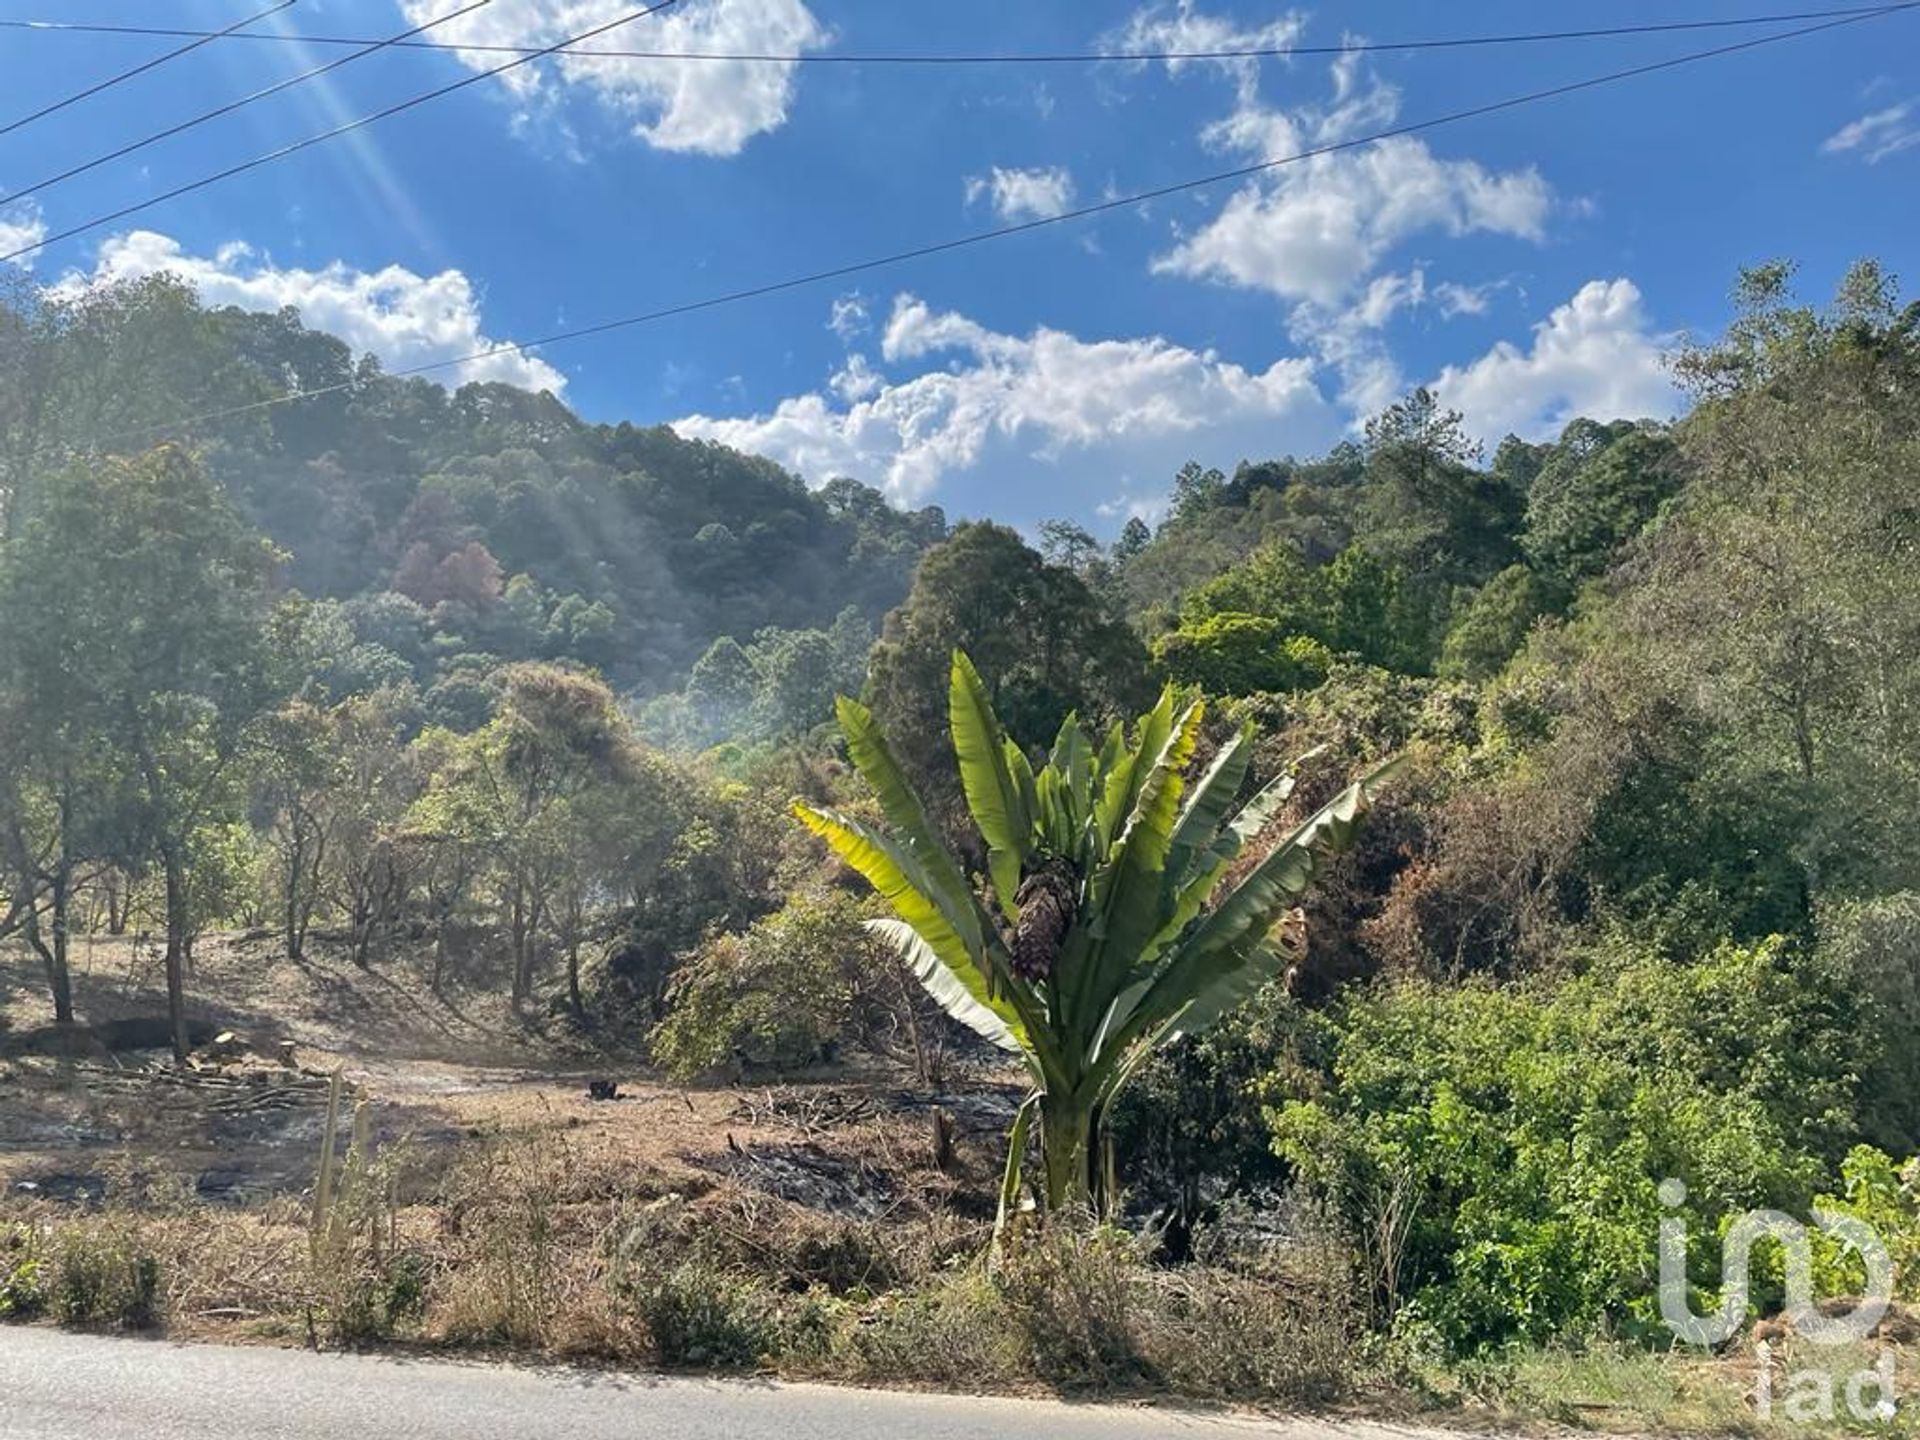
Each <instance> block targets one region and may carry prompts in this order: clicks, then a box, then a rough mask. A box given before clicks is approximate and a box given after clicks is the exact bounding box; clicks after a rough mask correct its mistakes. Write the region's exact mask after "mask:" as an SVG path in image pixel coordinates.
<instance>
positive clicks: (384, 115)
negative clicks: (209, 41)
mask: <svg viewBox="0 0 1920 1440" xmlns="http://www.w3.org/2000/svg"><path fill="white" fill-rule="evenodd" d="M288 3H291V0H288ZM676 3H678V0H656V3H655V4H652V5H649V6H647V7H646V8H645V9H642V10H630V11H628V12H627V13H626V14H625V15H622V16H621V17H620V18H619V19H617V20H609V21H608V22H607V23H606V24H604V25H597V26H595V27H594V28H593V29H591V30H585V31H582V32H581V33H580V34H578V35H574V36H571V37H569V38H568V39H565V40H561V41H559V42H558V43H556V44H553V45H549V46H547V47H546V48H545V49H542V50H536V51H534V52H533V53H532V54H530V55H522V56H521V57H520V58H519V59H518V60H509V61H508V62H507V63H506V64H504V65H496V66H494V67H493V69H491V70H482V71H480V72H479V73H478V74H475V75H469V76H467V77H466V79H464V80H455V81H453V82H452V83H451V84H448V85H442V86H440V87H439V88H438V89H436V90H429V91H427V92H426V93H425V94H422V95H415V96H414V97H413V98H412V99H409V100H402V101H400V102H399V103H398V104H396V105H389V106H387V108H386V109H384V110H376V111H374V113H373V114H371V115H362V116H361V117H360V118H359V119H358V120H349V121H348V122H347V123H346V124H344V125H336V126H335V127H334V128H333V129H331V130H326V131H322V132H321V133H320V134H318V135H309V136H307V138H306V139H304V140H296V141H294V142H293V143H292V144H291V145H282V146H281V147H280V148H279V149H278V150H269V151H268V152H267V153H266V154H264V155H256V156H254V157H253V159H251V160H243V161H241V162H240V163H239V164H238V165H229V166H228V167H227V168H226V169H225V170H221V171H218V172H216V173H215V174H212V175H206V176H202V177H201V178H200V179H198V180H194V181H190V182H189V183H187V184H185V185H176V186H175V187H174V188H173V189H171V190H167V191H163V192H162V193H160V194H158V195H154V196H150V197H149V198H147V199H145V200H141V201H138V202H137V203H135V204H132V205H123V206H121V207H120V208H119V209H118V210H115V211H112V212H111V213H109V214H106V215H97V216H95V217H94V218H93V219H91V220H88V221H86V222H84V223H82V224H79V225H73V226H69V227H68V228H67V229H65V230H61V231H58V232H56V233H55V234H52V235H48V236H45V237H43V238H41V239H39V240H36V241H35V242H34V243H33V244H32V245H23V246H21V247H20V248H19V249H18V250H15V251H13V252H12V253H11V254H7V255H0V265H4V264H6V263H7V262H8V261H9V260H17V259H19V258H20V257H21V256H22V255H25V254H27V253H28V251H36V250H41V249H44V248H45V247H46V246H49V245H52V244H54V243H55V242H56V241H60V240H71V239H72V238H73V237H74V236H76V235H84V234H86V233H87V232H88V231H89V230H98V229H99V228H100V227H101V226H102V225H111V224H112V223H113V222H114V221H115V220H124V219H125V218H126V217H127V216H129V215H138V214H139V213H140V212H141V211H142V210H151V209H152V208H153V207H154V206H156V205H161V204H164V203H165V202H167V201H168V200H177V199H178V198H179V197H180V196H182V195H190V194H192V193H193V192H194V191H195V190H204V189H206V188H207V187H208V186H209V185H217V184H219V182H220V181H222V180H231V179H232V178H233V177H234V176H235V175H244V174H246V173H247V172H248V171H249V170H258V169H259V168H260V167H261V166H262V165H271V164H272V163H273V162H274V161H276V160H284V159H286V158H287V157H288V156H289V155H297V154H299V153H300V152H301V151H302V150H310V149H312V148H313V147H314V146H315V145H321V144H324V143H325V142H327V141H328V140H335V139H338V138H339V137H340V136H342V135H346V134H350V133H351V132H353V131H355V130H360V129H364V128H365V127H366V126H368V125H372V124H374V123H375V122H376V121H380V120H386V119H390V118H391V117H393V116H395V115H398V114H400V113H402V112H403V111H407V110H412V109H414V108H415V107H417V106H420V105H424V104H426V103H427V102H428V101H429V100H438V99H440V98H441V97H442V96H445V95H451V94H453V92H454V91H456V90H464V89H466V88H467V87H468V86H469V85H477V84H479V83H480V82H481V81H483V80H491V79H493V77H494V76H496V75H504V74H506V73H507V72H508V71H509V70H517V69H519V68H520V67H521V66H522V65H531V64H532V63H533V62H534V61H535V60H539V59H542V58H544V57H545V56H548V55H553V54H556V53H558V52H559V51H561V50H564V49H566V48H567V47H568V46H569V45H577V44H579V43H580V42H581V41H582V40H591V39H592V38H593V37H594V36H596V35H604V34H606V33H607V32H608V31H609V30H617V29H618V28H619V27H620V26H622V25H630V24H632V23H633V22H634V21H635V20H639V19H641V18H643V17H645V16H648V15H652V14H655V13H657V12H658V11H661V10H665V9H667V8H668V7H669V6H672V5H674V4H676Z"/></svg>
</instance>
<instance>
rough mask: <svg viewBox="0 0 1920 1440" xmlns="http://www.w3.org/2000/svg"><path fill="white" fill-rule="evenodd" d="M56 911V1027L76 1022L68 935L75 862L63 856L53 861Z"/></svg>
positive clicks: (53, 965) (53, 961)
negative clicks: (69, 963)
mask: <svg viewBox="0 0 1920 1440" xmlns="http://www.w3.org/2000/svg"><path fill="white" fill-rule="evenodd" d="M49 889H50V892H51V899H52V908H53V953H52V955H51V956H50V957H49V963H48V969H49V970H51V971H52V974H51V975H50V976H49V978H50V979H51V980H52V982H53V1019H54V1023H55V1024H57V1025H71V1024H72V1023H73V972H72V970H71V969H70V968H69V967H68V965H67V935H68V933H69V931H70V930H71V929H72V925H71V923H70V912H71V910H72V906H73V862H72V861H71V860H69V859H68V858H67V856H66V855H65V853H62V854H61V856H60V858H59V859H58V860H57V861H55V862H54V867H53V880H52V884H51V885H50V887H49Z"/></svg>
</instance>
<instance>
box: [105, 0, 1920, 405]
mask: <svg viewBox="0 0 1920 1440" xmlns="http://www.w3.org/2000/svg"><path fill="white" fill-rule="evenodd" d="M1917 8H1920V0H1901V3H1899V4H1895V5H1883V6H1879V7H1877V8H1875V9H1873V10H1870V11H1866V12H1863V13H1861V14H1857V15H1850V16H1845V17H1842V18H1840V19H1836V20H1828V21H1824V22H1822V23H1820V24H1817V25H1807V26H1803V27H1801V28H1799V29H1795V30H1783V31H1781V32H1779V33H1778V34H1774V35H1763V36H1760V37H1758V38H1756V39H1752V40H1742V41H1739V42H1737V43H1734V44H1729V45H1719V46H1715V47H1714V48H1712V49H1710V50H1696V51H1693V52H1691V53H1689V54H1686V55H1678V56H1674V57H1671V58H1669V59H1666V60H1654V61H1649V62H1647V63H1645V64H1641V65H1633V66H1629V67H1627V68H1625V69H1621V70H1611V71H1608V72H1607V73H1605V74H1602V75H1593V76H1589V77H1588V78H1586V79H1584V80H1572V81H1568V82H1566V83H1565V84H1561V85H1553V86H1549V87H1547V88H1546V89H1542V90H1533V91H1529V92H1527V93H1525V94H1522V95H1511V96H1508V97H1507V98H1506V99H1503V100H1493V101H1489V102H1487V103H1485V104H1480V105H1474V106H1470V107H1468V108H1467V109H1464V110H1454V111H1451V112H1449V113H1447V114H1444V115H1436V116H1431V117H1429V118H1428V119H1425V120H1416V121H1411V122H1409V123H1407V124H1404V125H1396V126H1393V127H1391V128H1390V129H1385V130H1377V131H1374V132H1373V133H1372V134H1369V135H1361V136H1355V137H1353V138H1350V139H1346V140H1337V141H1332V142H1329V143H1328V144H1325V145H1317V146H1314V147H1312V148H1311V149H1307V150H1301V151H1298V152H1296V153H1294V154H1291V155H1283V156H1280V157H1279V158H1277V159H1271V160H1262V161H1259V162H1257V163H1255V164H1252V165H1241V166H1238V167H1236V168H1234V169H1231V170H1220V171H1216V172H1215V173H1213V174H1211V175H1202V176H1197V177H1195V178H1193V179H1190V180H1181V181H1176V182H1174V183H1173V184H1169V185H1158V186H1155V187H1153V188H1152V189H1149V190H1139V191H1135V192H1134V193H1132V194H1130V195H1121V196H1116V197H1114V198H1113V199H1110V200H1102V201H1098V202H1096V203H1094V204H1091V205H1082V206H1079V207H1077V208H1075V209H1072V210H1067V211H1064V212H1062V213H1061V214H1059V215H1049V216H1043V217H1041V218H1039V219H1036V220H1025V221H1021V222H1019V223H1017V224H1012V225H1003V226H1000V227H998V228H996V229H992V230H981V231H976V232H974V233H973V234H970V235H962V236H958V237H956V238H954V239H951V240H941V241H937V242H934V243H932V244H927V245H918V246H915V247H913V248H912V249H910V250H898V251H895V252H893V253H892V254H889V255H879V256H874V257H872V258H870V259H866V260H858V261H852V262H849V263H847V264H844V265H835V266H832V267H830V268H828V269H824V270H814V271H810V272H808V273H807V274H804V275H795V276H791V277H789V278H787V279H784V280H774V281H769V282H767V283H765V284H760V285H752V286H747V287H744V288H742V289H738V290H729V291H725V292H723V293H721V294H718V295H709V296H705V297H703V298H701V299H698V300H688V301H683V302H681V303H679V304H676V305H667V306H663V307H661V308H659V309H656V310H647V311H642V312H640V313H639V314H635V315H626V316H622V317H620V318H618V319H614V320H604V321H601V322H599V323H598V324H593V325H582V326H579V327H577V328H575V329H571V330H562V331H558V332H556V333H554V334H551V335H543V336H540V337H539V338H537V339H533V340H520V341H513V342H504V343H501V344H498V345H490V346H488V347H487V348H486V349H484V350H476V351H474V352H473V353H472V354H469V355H459V356H455V357H453V358H452V359H448V360H433V361H428V362H427V363H425V364H420V365H412V366H408V367H407V368H405V369H402V370H393V371H388V372H385V373H384V374H383V375H382V377H381V378H383V379H388V380H404V379H409V378H411V377H413V376H417V375H427V374H431V373H433V372H435V371H438V370H449V369H453V368H456V367H458V366H461V365H471V364H474V363H476V362H478V361H481V360H490V359H494V358H496V357H498V356H501V355H524V354H530V353H531V352H533V351H535V350H538V349H541V348H544V347H545V346H548V345H558V344H561V343H564V342H566V341H571V340H583V339H586V338H588V337H590V336H595V335H606V334H609V333H611V332H613V331H616V330H626V329H631V328H634V327H636V326H640V325H647V324H652V323H654V322H656V321H660V320H667V319H671V318H673V317H675V316H680V315H691V314H694V313H696V312H699V311H702V310H713V309H717V308H719V307H721V306H723V305H733V304H737V303H739V302H741V301H744V300H754V299H759V298H761V297H763V296H767V295H776V294H780V293H782V292H784V291H788V290H799V289H802V288H805V287H808V286H812V285H820V284H825V283H826V282H828V281H831V280H844V279H847V278H849V277H851V276H854V275H861V274H865V273H867V272H869V271H873V270H881V269H887V268H890V267H892V266H895V265H901V264H905V263H907V262H909V261H913V260H922V259H926V258H928V257H930V256H934V255H944V254H947V253H949V252H951V251H955V250H963V249H967V248H970V247H972V246H975V245H984V244H987V243H989V242H990V241H994V240H1004V239H1007V238H1009V237H1011V236H1014V235H1024V234H1026V233H1028V232H1030V231H1034V230H1041V229H1045V228H1047V227H1049V226H1053V225H1064V224H1067V223H1068V222H1070V221H1074V220H1084V219H1087V218H1088V217H1090V216H1094V215H1103V214H1106V213H1108V212H1110V211H1115V210H1123V209H1128V208H1131V207H1133V206H1137V205H1144V204H1146V203H1147V202H1149V201H1152V200H1159V199H1164V198H1166V197H1167V196H1170V195H1180V194H1185V193H1188V192H1190V191H1194V190H1202V189H1206V188H1208V187H1210V186H1214V185H1221V184H1225V183H1227V182H1229V181H1233V180H1244V179H1248V178H1251V177H1253V176H1256V175H1264V174H1267V173H1270V172H1272V171H1275V170H1278V169H1281V168H1282V167H1284V166H1288V165H1298V164H1301V163H1303V162H1305V161H1308V160H1313V159H1317V158H1319V157H1321V156H1325V155H1334V154H1338V153H1341V152H1343V151H1348V150H1357V149H1361V148H1364V147H1365V146H1368V145H1375V144H1378V143H1380V142H1381V141H1384V140H1395V139H1399V138H1401V137H1403V136H1408V135H1417V134H1420V133H1422V132H1424V131H1428V130H1436V129H1439V128H1441V127H1442V126H1447V125H1457V124H1460V123H1462V122H1463V121H1467V120H1475V119H1479V118H1481V117H1484V116H1487V115H1495V114H1499V113H1501V112H1504V111H1507V110H1517V109H1520V108H1522V107H1523V106H1527V105H1534V104H1538V103H1540V102H1542V101H1546V100H1553V99H1558V98H1560V97H1562V96H1566V95H1573V94H1578V93H1580V92H1583V91H1587V90H1596V89H1599V88H1601V87H1603V86H1607V85H1615V84H1619V83H1621V82H1623V81H1627V80H1633V79H1638V78H1640V77H1642V76H1646V75H1654V74H1659V73H1662V72H1665V71H1668V70H1677V69H1679V68H1681V67H1683V66H1687V65H1696V64H1700V63H1702V62H1704V61H1708V60H1716V59H1720V58H1722V57H1725V56H1729V55H1737V54H1741V53H1743V52H1746V51H1750V50H1758V49H1761V48H1763V47H1765V46H1768V45H1778V44H1781V43H1783V42H1785V41H1788V40H1798V39H1801V38H1804V37H1805V36H1809V35H1816V34H1819V33H1821V32H1823V31H1828V30H1837V29H1839V28H1841V27H1842V26H1846V25H1855V24H1859V23H1861V22H1862V21H1866V20H1876V19H1882V18H1885V17H1886V16H1890V15H1898V14H1903V13H1905V12H1907V11H1910V10H1914V9H1917ZM361 384H362V382H361V381H359V380H344V381H339V382H336V383H334V384H331V385H320V386H315V387H313V388H311V389H307V390H295V391H290V392H288V393H287V394H284V395H276V396H272V397H270V398H268V399H265V400H255V401H251V402H249V403H248V404H245V405H235V406H232V407H229V408H227V409H224V410H214V411H209V412H206V413H204V414H200V415H193V416H189V417H186V418H184V419H181V420H176V421H172V422H170V423H168V424H165V425H152V426H147V427H144V428H143V429H140V430H135V431H123V432H121V433H120V434H117V435H111V436H107V437H105V438H104V440H103V442H102V443H110V442H112V441H116V440H124V439H132V438H135V437H137V436H143V435H151V434H154V433H155V432H157V431H161V430H175V429H180V430H184V429H189V428H191V427H193V426H196V425H204V424H210V423H212V422H215V421H219V420H230V419H233V418H236V417H238V416H241V415H248V414H253V413H256V412H259V411H262V410H270V409H274V408H277V407H278V406H281V405H289V404H293V403H295V402H297V401H301V400H313V399H318V398H320V397H322V396H325V395H334V394H338V393H340V392H342V391H348V390H354V389H357V388H358V387H359V386H360V385H361Z"/></svg>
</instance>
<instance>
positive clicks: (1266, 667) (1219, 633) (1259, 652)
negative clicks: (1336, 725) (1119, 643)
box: [1153, 611, 1333, 695]
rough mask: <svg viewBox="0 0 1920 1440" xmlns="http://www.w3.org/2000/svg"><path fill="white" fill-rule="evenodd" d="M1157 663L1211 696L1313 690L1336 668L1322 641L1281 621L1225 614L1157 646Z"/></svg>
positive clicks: (1189, 627)
mask: <svg viewBox="0 0 1920 1440" xmlns="http://www.w3.org/2000/svg"><path fill="white" fill-rule="evenodd" d="M1153 659H1154V664H1155V665H1156V666H1157V667H1158V668H1159V669H1160V670H1161V671H1162V672H1163V673H1164V674H1165V675H1166V676H1167V678H1168V679H1170V680H1173V681H1176V682H1178V683H1180V684H1183V685H1197V686H1199V687H1200V688H1201V689H1202V690H1204V691H1206V692H1207V693H1208V694H1209V695H1253V694H1260V693H1273V694H1287V693H1289V692H1291V691H1295V690H1311V689H1312V688H1313V687H1314V686H1316V685H1318V684H1320V683H1321V682H1322V681H1324V680H1325V679H1326V678H1327V672H1328V671H1329V670H1331V669H1332V668H1333V652H1332V651H1330V650H1328V649H1327V647H1326V646H1325V645H1323V644H1321V643H1320V642H1319V641H1318V640H1315V639H1313V638H1311V637H1310V636H1306V635H1297V634H1290V633H1289V632H1288V630H1287V627H1286V624H1285V622H1283V621H1280V620H1275V619H1271V618H1270V617H1268V616H1265V615H1245V614H1241V613H1239V612H1237V611H1223V612H1222V613H1220V614H1217V615H1209V616H1207V617H1206V618H1205V619H1204V620H1197V621H1191V622H1189V623H1187V624H1185V625H1182V626H1181V627H1180V628H1179V629H1178V630H1175V631H1173V632H1172V633H1171V634H1168V635H1163V636H1161V637H1160V639H1159V640H1158V641H1156V642H1155V643H1154V647H1153Z"/></svg>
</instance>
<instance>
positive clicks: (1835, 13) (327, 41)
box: [0, 5, 1881, 65]
mask: <svg viewBox="0 0 1920 1440" xmlns="http://www.w3.org/2000/svg"><path fill="white" fill-rule="evenodd" d="M1880 9H1881V7H1880V6H1875V5H1856V6H1849V7H1845V8H1840V9H1828V10H1792V11H1785V12H1781V13H1777V14H1771V15H1743V16H1721V17H1717V18H1714V19H1707V20H1663V21H1653V22H1649V23H1646V24H1640V25H1605V26H1596V27H1591V28H1587V29H1577V30H1541V31H1528V32H1521V33H1517V34H1507V35H1467V36H1455V37H1442V38H1438V39H1426V40H1352V41H1347V42H1344V43H1342V44H1339V45H1266V46H1257V47H1252V48H1246V49H1233V48H1226V49H1215V50H1114V51H1105V50H1099V51H1057V52H1041V53H1034V52H1021V51H1012V52H999V53H995V52H984V53H978V54H944V55H943V54H911V53H907V54H833V53H818V54H802V55H774V54H763V53H759V52H754V51H684V50H576V51H574V52H573V53H572V54H571V55H570V56H569V57H568V58H569V59H579V60H688V61H701V60H705V61H725V62H729V63H734V64H743V63H744V64H766V65H1099V64H1134V65H1138V64H1145V63H1156V62H1162V61H1190V60H1193V61H1197V60H1223V61H1224V60H1273V59H1283V58H1286V57H1289V56H1316V55H1365V54H1374V53H1378V52H1382V51H1408V50H1458V49H1466V48H1471V47H1474V46H1482V45H1527V44H1537V43H1543V42H1551V41H1564V40H1602V39H1617V38H1621V37H1625V36H1632V35H1670V34H1675V33H1679V32H1685V31H1691V30H1726V29H1736V28H1740V27H1744V26H1752V25H1786V24H1793V23H1796V22H1799V21H1803V20H1832V19H1840V18H1845V17H1851V16H1859V17H1866V16H1869V15H1876V14H1878V13H1879V12H1880ZM0 29H6V30H41V31H51V32H61V31H65V32H72V33H78V34H88V35H96V34H98V35H199V34H203V33H204V32H202V31H197V30H180V29H174V28H171V27H166V26H153V25H109V24H88V23H84V22H80V21H70V20H0ZM208 38H213V37H211V36H209V37H208ZM223 38H230V39H236V40H279V41H302V42H304V43H306V44H309V45H365V44H367V43H368V42H367V41H365V40H356V39H352V38H350V37H347V36H340V35H273V34H247V35H234V36H227V37H223ZM396 48H399V49H409V50H453V51H465V52H468V53H473V54H499V55H527V56H530V57H538V56H539V55H541V54H544V53H546V52H544V51H539V50H536V49H534V48H533V47H531V46H525V45H502V44H472V45H467V44H461V43H458V42H455V41H450V40H418V41H408V42H405V43H403V44H400V45H398V46H397V47H396Z"/></svg>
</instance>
